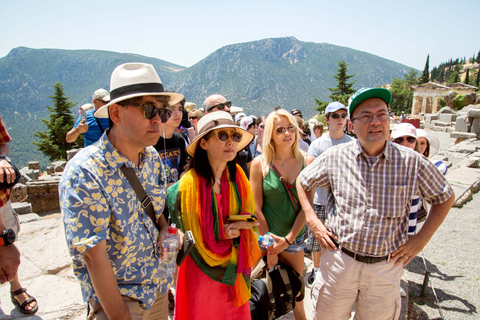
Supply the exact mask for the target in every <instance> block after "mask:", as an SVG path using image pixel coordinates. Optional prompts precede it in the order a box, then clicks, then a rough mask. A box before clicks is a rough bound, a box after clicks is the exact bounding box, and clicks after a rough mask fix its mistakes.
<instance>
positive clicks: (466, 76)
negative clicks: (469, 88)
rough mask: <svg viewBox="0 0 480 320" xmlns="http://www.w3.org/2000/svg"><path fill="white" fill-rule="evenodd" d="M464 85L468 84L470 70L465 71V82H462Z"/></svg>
mask: <svg viewBox="0 0 480 320" xmlns="http://www.w3.org/2000/svg"><path fill="white" fill-rule="evenodd" d="M463 83H465V84H470V69H467V74H465V81H463Z"/></svg>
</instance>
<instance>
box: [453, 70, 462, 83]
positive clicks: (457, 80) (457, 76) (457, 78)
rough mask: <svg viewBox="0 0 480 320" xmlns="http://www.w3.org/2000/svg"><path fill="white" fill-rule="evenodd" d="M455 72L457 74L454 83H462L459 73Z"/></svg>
mask: <svg viewBox="0 0 480 320" xmlns="http://www.w3.org/2000/svg"><path fill="white" fill-rule="evenodd" d="M455 72H456V73H455V79H454V80H453V83H457V82H459V81H460V76H459V74H458V72H457V71H455Z"/></svg>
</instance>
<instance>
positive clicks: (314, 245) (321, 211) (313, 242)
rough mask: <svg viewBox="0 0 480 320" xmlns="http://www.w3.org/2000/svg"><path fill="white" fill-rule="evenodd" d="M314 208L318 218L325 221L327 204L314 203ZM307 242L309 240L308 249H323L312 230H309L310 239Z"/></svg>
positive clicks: (317, 250)
mask: <svg viewBox="0 0 480 320" xmlns="http://www.w3.org/2000/svg"><path fill="white" fill-rule="evenodd" d="M313 209H314V210H315V213H316V214H317V218H318V219H319V220H320V221H322V222H323V223H325V206H322V205H319V204H314V205H313ZM306 242H307V249H308V250H310V251H311V252H320V251H321V250H322V247H321V246H320V244H319V243H318V241H317V239H315V237H314V236H313V233H312V232H311V231H309V232H308V239H307V241H306Z"/></svg>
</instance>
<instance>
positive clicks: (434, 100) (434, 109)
mask: <svg viewBox="0 0 480 320" xmlns="http://www.w3.org/2000/svg"><path fill="white" fill-rule="evenodd" d="M438 104H439V102H438V98H433V108H432V113H437V112H438Z"/></svg>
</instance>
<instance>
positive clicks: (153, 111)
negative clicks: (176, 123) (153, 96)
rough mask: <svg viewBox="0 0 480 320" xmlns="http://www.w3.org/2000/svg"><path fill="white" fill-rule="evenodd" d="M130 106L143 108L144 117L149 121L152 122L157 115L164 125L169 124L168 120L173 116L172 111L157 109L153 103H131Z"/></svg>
mask: <svg viewBox="0 0 480 320" xmlns="http://www.w3.org/2000/svg"><path fill="white" fill-rule="evenodd" d="M130 105H132V106H135V107H142V108H143V116H144V117H145V119H147V120H152V119H153V118H154V117H155V116H156V115H157V114H158V116H159V117H160V120H161V121H162V123H165V122H167V120H168V118H170V116H171V115H172V110H171V109H168V108H157V106H156V105H154V104H152V103H145V104H141V103H131V104H130Z"/></svg>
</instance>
